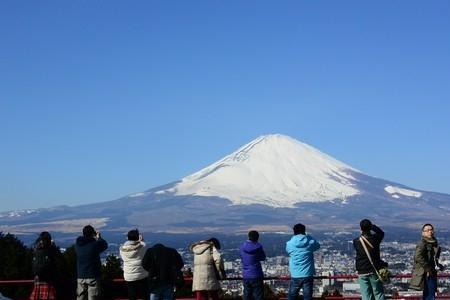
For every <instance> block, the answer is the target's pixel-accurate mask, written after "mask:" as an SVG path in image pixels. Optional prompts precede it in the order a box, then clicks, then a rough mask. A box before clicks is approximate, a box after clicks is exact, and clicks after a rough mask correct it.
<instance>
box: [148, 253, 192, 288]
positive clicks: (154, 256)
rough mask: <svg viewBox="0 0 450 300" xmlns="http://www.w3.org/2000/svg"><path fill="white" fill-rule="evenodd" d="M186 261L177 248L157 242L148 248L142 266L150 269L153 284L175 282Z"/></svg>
mask: <svg viewBox="0 0 450 300" xmlns="http://www.w3.org/2000/svg"><path fill="white" fill-rule="evenodd" d="M183 266H184V262H183V259H182V258H181V256H180V254H179V253H178V251H177V250H175V249H173V248H169V247H166V246H164V245H162V244H156V245H154V246H153V247H151V248H149V249H147V251H146V252H145V255H144V258H143V259H142V267H144V269H145V270H147V271H148V278H149V280H150V282H151V284H152V285H153V286H158V285H165V284H174V283H175V280H176V277H177V274H179V272H180V271H181V268H183Z"/></svg>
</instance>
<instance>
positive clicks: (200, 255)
mask: <svg viewBox="0 0 450 300" xmlns="http://www.w3.org/2000/svg"><path fill="white" fill-rule="evenodd" d="M219 249H220V242H219V240H217V239H216V238H211V239H209V240H206V241H200V242H197V243H195V244H193V245H192V246H191V251H192V252H193V253H194V276H193V280H192V291H194V292H196V298H197V300H207V299H208V297H209V296H210V297H211V298H212V299H213V300H217V299H219V295H218V291H219V290H220V283H219V279H225V278H226V274H225V269H224V267H223V260H222V258H221V257H220V252H219Z"/></svg>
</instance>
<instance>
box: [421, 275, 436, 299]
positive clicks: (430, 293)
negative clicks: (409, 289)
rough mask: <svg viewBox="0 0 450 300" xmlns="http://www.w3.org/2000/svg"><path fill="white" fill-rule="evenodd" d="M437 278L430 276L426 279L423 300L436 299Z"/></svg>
mask: <svg viewBox="0 0 450 300" xmlns="http://www.w3.org/2000/svg"><path fill="white" fill-rule="evenodd" d="M436 290H437V277H435V276H429V277H427V278H425V288H424V289H423V300H434V299H436V297H435V295H436Z"/></svg>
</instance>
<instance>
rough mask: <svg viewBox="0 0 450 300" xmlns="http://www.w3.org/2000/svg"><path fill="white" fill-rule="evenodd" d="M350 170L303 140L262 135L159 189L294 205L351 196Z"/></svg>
mask: <svg viewBox="0 0 450 300" xmlns="http://www.w3.org/2000/svg"><path fill="white" fill-rule="evenodd" d="M355 171H356V170H355V169H353V168H351V167H350V166H347V165H345V164H344V163H342V162H340V161H337V160H335V159H333V158H332V157H330V156H328V155H326V154H324V153H322V152H320V151H318V150H317V149H314V148H313V147H311V146H309V145H307V144H304V143H301V142H299V141H296V140H294V139H292V138H290V137H287V136H283V135H268V136H261V137H259V138H257V139H255V140H254V141H252V142H250V143H248V144H247V145H245V146H243V147H242V148H240V149H239V150H237V151H236V152H234V153H232V154H230V155H228V156H226V157H225V158H223V159H221V160H219V161H218V162H216V163H214V164H212V165H210V166H209V167H206V168H204V169H202V170H200V171H199V172H196V173H194V174H192V175H190V176H187V177H185V178H183V179H182V180H181V182H180V183H178V184H176V185H175V186H174V187H173V188H171V189H168V190H163V191H159V192H160V193H164V192H171V193H174V194H175V195H178V196H180V195H197V196H210V197H222V198H226V199H229V200H231V202H232V203H233V204H243V205H246V204H262V205H269V206H273V207H294V205H295V204H296V203H299V202H321V201H329V200H333V199H345V198H346V197H350V196H354V195H357V194H358V193H359V191H358V190H357V189H356V188H355V187H354V184H353V183H352V181H353V180H354V178H353V177H352V175H351V173H353V172H355Z"/></svg>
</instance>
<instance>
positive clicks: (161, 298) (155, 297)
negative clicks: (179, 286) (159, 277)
mask: <svg viewBox="0 0 450 300" xmlns="http://www.w3.org/2000/svg"><path fill="white" fill-rule="evenodd" d="M172 299H173V284H164V285H160V286H157V287H154V288H152V291H151V292H150V300H172Z"/></svg>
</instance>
